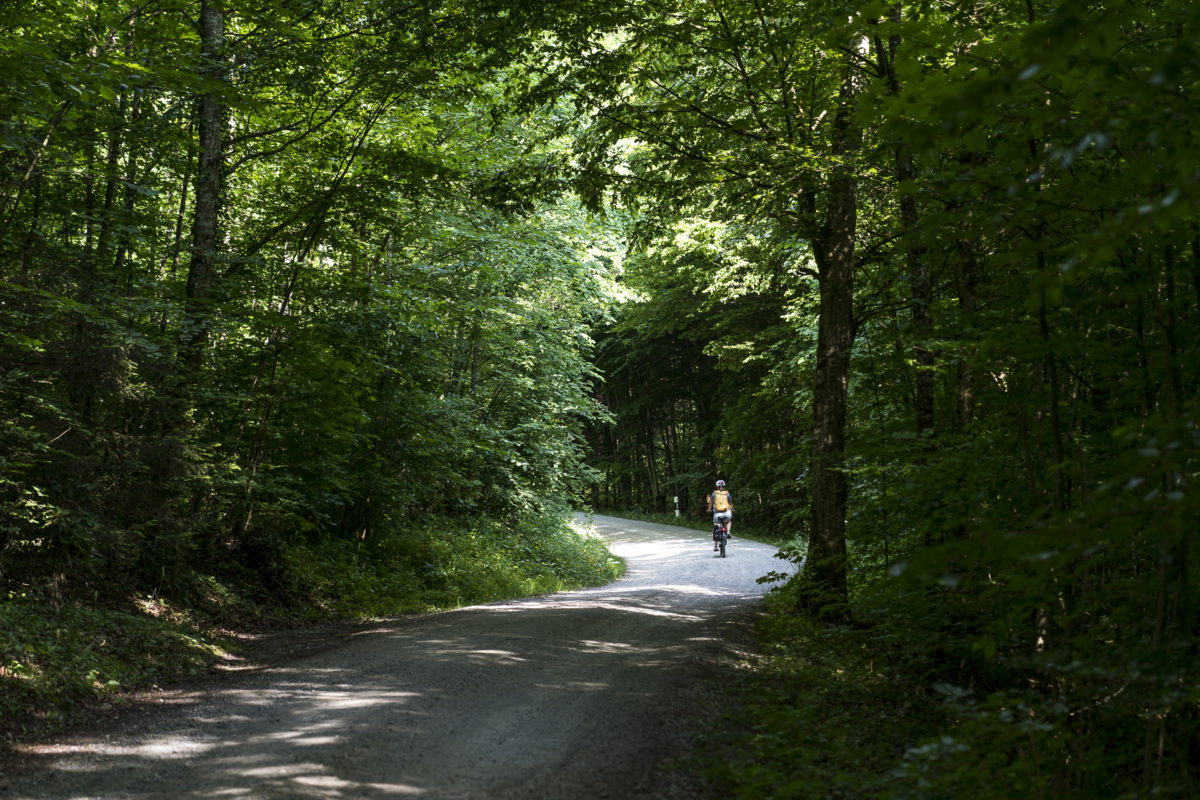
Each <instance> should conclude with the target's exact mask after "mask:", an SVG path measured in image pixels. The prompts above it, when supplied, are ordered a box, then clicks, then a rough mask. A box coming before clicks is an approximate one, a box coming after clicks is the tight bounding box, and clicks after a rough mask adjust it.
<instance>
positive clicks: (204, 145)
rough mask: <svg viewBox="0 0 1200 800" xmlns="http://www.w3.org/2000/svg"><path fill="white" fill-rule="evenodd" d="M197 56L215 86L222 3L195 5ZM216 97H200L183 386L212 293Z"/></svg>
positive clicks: (217, 188)
mask: <svg viewBox="0 0 1200 800" xmlns="http://www.w3.org/2000/svg"><path fill="white" fill-rule="evenodd" d="M200 42H201V53H202V54H203V56H204V59H205V61H206V62H207V64H206V66H205V70H206V72H207V73H208V75H209V76H210V77H212V78H214V79H216V80H218V81H220V80H223V79H224V77H225V72H226V60H225V10H224V8H223V6H222V0H203V2H202V3H201V5H200ZM224 118H225V109H224V106H223V103H222V98H221V97H220V95H219V94H218V93H217V92H215V91H209V92H207V93H205V94H204V96H203V97H201V98H200V114H199V126H198V129H199V136H200V160H199V164H198V166H197V169H196V210H195V215H194V217H193V220H192V260H191V264H190V265H189V267H188V280H187V308H188V323H189V326H190V331H189V332H188V339H187V345H186V348H185V353H184V367H185V369H186V372H187V375H188V380H189V382H191V381H194V380H195V379H196V377H197V375H198V374H199V371H200V368H201V366H202V364H203V360H204V348H205V346H206V344H207V342H208V312H207V309H206V308H205V306H206V303H207V300H208V296H209V293H210V291H211V289H212V283H213V276H214V273H215V262H216V251H217V227H218V217H219V212H220V195H221V172H222V166H223V159H224V151H223V147H222V136H221V134H222V126H223V125H224Z"/></svg>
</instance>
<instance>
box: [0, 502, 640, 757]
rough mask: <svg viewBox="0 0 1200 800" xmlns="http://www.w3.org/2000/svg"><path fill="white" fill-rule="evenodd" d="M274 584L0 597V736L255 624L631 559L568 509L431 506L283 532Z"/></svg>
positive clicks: (287, 622) (450, 597) (287, 623)
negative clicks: (378, 524)
mask: <svg viewBox="0 0 1200 800" xmlns="http://www.w3.org/2000/svg"><path fill="white" fill-rule="evenodd" d="M275 555H276V556H277V558H278V561H277V564H278V567H277V569H275V570H274V571H273V572H272V574H271V576H270V580H269V581H268V586H269V590H267V591H264V590H263V588H262V583H255V582H254V578H255V576H253V575H247V574H237V573H234V574H233V575H232V576H228V577H226V578H224V579H219V578H217V577H213V576H211V575H199V574H197V575H193V576H191V583H190V585H188V586H186V587H176V590H175V592H174V594H175V595H176V596H177V597H178V598H179V599H175V600H173V599H170V598H168V597H166V596H165V593H164V595H163V596H157V597H151V596H134V595H121V594H113V595H111V596H110V597H109V598H108V599H107V600H106V601H105V602H104V604H100V603H97V602H96V599H97V596H96V595H94V594H93V595H92V596H84V597H71V596H70V595H69V593H55V594H50V593H46V592H42V593H39V592H35V591H33V590H32V589H26V590H18V591H12V592H10V593H9V594H8V595H7V596H6V597H4V598H3V599H2V600H0V737H3V739H4V740H5V741H6V742H7V743H9V744H11V743H14V742H17V741H22V740H25V739H28V738H32V737H37V736H40V735H45V734H46V733H48V732H52V731H54V730H57V729H60V728H62V727H63V726H65V725H68V724H70V723H71V722H73V721H74V720H76V719H79V718H80V717H81V716H83V715H84V714H86V713H87V712H88V710H89V709H92V708H94V707H96V706H97V705H98V704H101V703H105V702H121V701H122V700H124V699H127V698H128V697H130V696H131V695H133V694H134V693H136V692H139V691H142V690H147V689H154V688H157V687H159V686H166V685H168V684H170V683H172V682H175V681H178V680H180V679H181V678H186V677H188V676H195V675H199V674H201V673H204V672H206V671H207V670H209V669H210V668H212V667H214V666H215V665H218V664H220V663H222V662H230V661H233V660H235V659H236V658H237V657H238V652H239V651H240V650H241V649H242V647H243V645H241V644H239V641H244V637H239V636H238V634H239V633H244V632H246V631H248V630H265V629H271V628H281V627H296V626H302V625H309V624H317V623H322V622H329V621H334V620H354V619H370V618H377V617H386V616H398V615H403V614H411V613H421V612H431V611H440V610H447V609H451V608H456V607H460V606H463V605H470V604H475V603H486V602H492V601H497V600H506V599H511V598H514V597H523V596H529V595H535V594H546V593H549V592H556V591H565V590H569V589H575V588H581V587H584V586H595V585H600V584H604V583H607V582H608V581H611V580H613V579H615V578H617V577H620V575H622V574H623V573H624V564H623V563H622V562H621V561H620V560H619V559H617V558H615V557H614V556H612V554H611V553H609V552H608V550H607V548H606V547H605V546H604V543H603V542H602V541H601V540H600V539H598V538H595V537H593V536H589V535H587V534H586V532H581V531H578V530H575V529H574V528H573V527H572V526H571V525H570V524H569V523H568V522H566V521H565V520H560V519H535V520H524V521H522V522H521V523H520V524H517V525H512V526H511V527H510V526H509V525H506V524H504V523H502V522H498V521H492V520H476V521H473V522H464V521H455V520H427V521H425V522H424V523H423V524H421V525H419V526H415V527H410V528H409V529H408V530H406V531H405V533H404V535H403V536H398V535H392V536H381V537H379V538H377V539H375V540H373V541H370V542H367V543H355V542H325V543H322V544H312V543H306V542H302V541H300V542H294V543H291V544H283V545H281V546H280V547H279V548H278V552H277V553H275Z"/></svg>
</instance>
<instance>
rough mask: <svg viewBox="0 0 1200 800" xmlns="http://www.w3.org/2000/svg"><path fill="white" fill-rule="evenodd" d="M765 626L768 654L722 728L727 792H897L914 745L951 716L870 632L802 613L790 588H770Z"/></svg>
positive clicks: (749, 798)
mask: <svg viewBox="0 0 1200 800" xmlns="http://www.w3.org/2000/svg"><path fill="white" fill-rule="evenodd" d="M756 633H757V638H758V650H759V654H758V656H757V657H756V660H755V661H754V662H753V663H752V664H751V669H750V670H748V671H745V673H744V676H743V677H742V679H741V680H740V687H739V691H738V692H737V694H738V696H739V698H740V699H739V704H738V707H737V708H735V709H734V710H732V711H731V713H730V714H729V716H728V718H727V719H726V720H725V721H724V726H725V727H724V730H723V731H722V732H721V733H720V734H719V736H720V737H722V738H723V739H725V740H726V741H728V742H729V743H730V746H728V747H727V748H726V750H725V752H727V753H728V754H729V756H730V757H729V758H728V759H725V760H723V761H719V762H717V763H716V764H715V765H713V766H711V768H710V775H709V780H710V781H711V783H712V784H713V785H714V786H716V787H718V792H719V794H720V795H721V796H723V797H734V798H741V799H743V800H760V799H765V798H772V800H785V799H794V798H875V797H886V796H888V795H889V792H890V790H891V788H892V787H893V786H894V784H895V780H896V779H895V775H894V770H895V769H896V767H897V765H899V764H900V763H901V761H902V759H903V757H904V754H905V752H906V751H907V750H908V749H909V748H910V747H911V746H912V744H913V743H914V742H917V741H920V740H921V739H923V738H924V737H927V736H931V735H933V733H935V732H936V731H937V729H938V726H939V725H940V724H941V723H942V722H943V719H944V718H943V715H942V713H941V711H940V709H939V707H938V705H937V704H936V703H934V702H931V701H930V700H929V696H928V694H927V692H926V691H925V690H924V689H923V688H922V687H921V686H919V685H917V684H914V683H913V682H911V681H909V680H908V679H907V676H906V675H905V674H904V673H903V672H901V671H897V670H893V669H891V668H890V667H889V665H888V664H887V663H886V662H885V660H884V659H883V658H882V657H881V656H882V654H881V653H880V652H878V650H877V649H876V648H875V647H874V646H873V643H872V640H871V637H870V636H869V635H864V631H862V630H859V629H855V628H853V627H842V626H830V625H828V624H826V623H822V622H819V621H816V620H813V619H810V618H807V617H804V616H797V615H796V614H795V613H794V612H793V611H792V600H791V598H790V596H789V594H788V590H787V588H786V587H784V588H781V589H778V590H775V591H773V592H772V593H771V594H770V595H768V598H767V601H766V604H765V608H764V613H763V614H762V615H761V617H760V618H759V620H758V623H757V630H756Z"/></svg>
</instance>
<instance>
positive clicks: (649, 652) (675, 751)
mask: <svg viewBox="0 0 1200 800" xmlns="http://www.w3.org/2000/svg"><path fill="white" fill-rule="evenodd" d="M594 525H595V528H596V530H597V532H598V533H600V534H601V535H602V536H604V537H605V538H606V539H607V540H608V542H609V543H610V547H611V549H612V551H613V552H614V553H616V554H617V555H619V556H621V557H622V558H624V559H625V560H626V561H627V563H628V566H629V571H628V574H627V576H626V577H625V578H623V579H622V580H620V581H617V582H615V583H612V584H610V585H608V586H605V587H601V588H597V589H589V590H585V591H579V592H570V593H565V594H558V595H550V596H544V597H536V598H528V599H525V600H520V601H515V602H506V603H497V604H493V605H487V606H476V607H472V608H464V609H460V610H457V611H453V612H448V613H443V614H434V615H430V616H423V617H413V618H406V619H402V620H388V621H383V622H377V623H373V624H371V625H364V626H359V627H356V628H353V629H350V630H348V631H345V632H343V633H341V634H340V635H338V636H336V637H334V641H332V642H329V643H327V644H326V645H325V646H323V647H320V648H309V650H308V652H307V653H301V654H297V655H295V656H293V657H291V658H287V659H281V660H279V661H278V663H274V664H270V665H268V666H264V667H260V668H257V669H251V670H246V671H243V672H240V673H235V674H230V675H228V676H224V677H222V678H221V679H219V680H216V681H213V682H210V683H209V684H208V685H206V686H205V687H204V689H203V691H192V692H187V691H184V692H178V693H175V694H171V693H166V694H164V695H161V696H160V697H159V700H160V701H162V702H160V703H159V704H158V705H157V707H155V708H154V709H153V710H151V711H142V712H136V713H130V714H127V715H125V716H124V717H122V718H121V719H120V720H119V721H117V722H114V723H113V724H112V725H111V726H109V727H108V729H106V730H91V731H81V732H77V733H74V734H72V735H71V736H68V737H65V738H63V739H61V740H59V741H57V742H53V743H43V744H39V745H36V746H27V747H25V748H24V751H23V752H22V754H21V756H20V762H19V763H18V765H17V767H16V769H15V772H14V773H13V774H10V775H9V776H8V779H7V780H8V786H7V787H5V788H6V789H7V791H0V795H4V796H7V797H12V798H131V799H132V798H137V799H138V800H142V799H143V798H201V797H202V798H409V797H411V798H421V799H422V800H424V799H425V798H430V799H432V798H438V799H439V800H440V799H441V798H447V799H450V798H537V799H538V800H547V799H548V800H553V799H555V798H572V800H587V799H588V798H661V797H681V796H687V794H688V793H689V792H690V791H692V790H691V789H689V788H688V787H686V786H682V785H681V783H680V781H684V782H686V780H687V778H686V776H685V775H683V774H682V773H681V771H679V770H677V769H672V766H671V765H672V764H675V763H678V761H679V759H681V758H683V757H685V756H686V755H687V753H688V751H689V748H690V747H691V745H692V744H693V743H694V741H695V736H696V734H697V732H698V730H699V729H702V728H703V727H704V723H705V720H706V715H712V714H715V713H717V710H718V708H719V698H720V681H719V680H716V679H715V678H716V676H715V672H716V671H717V670H718V669H729V668H730V666H729V663H730V659H729V658H728V655H727V652H726V648H727V647H728V646H729V645H728V642H727V635H726V634H727V631H728V630H729V629H730V626H731V625H733V624H735V623H736V622H738V621H739V620H742V619H744V618H745V616H746V614H747V613H748V612H749V611H750V610H751V609H752V608H753V605H754V602H755V601H756V600H757V599H759V598H760V597H761V595H762V593H763V592H764V591H765V588H764V587H763V586H762V585H759V584H758V583H756V579H757V578H758V577H759V576H761V575H764V574H766V573H767V572H770V571H772V570H783V569H785V568H786V567H787V566H788V565H787V564H786V562H783V561H781V560H779V559H775V558H773V557H772V556H773V554H774V549H773V548H770V547H767V546H766V545H760V544H756V543H753V542H748V541H744V540H742V539H739V538H735V539H733V540H732V541H731V542H730V546H729V556H728V558H724V559H722V558H718V557H716V553H714V552H713V551H712V547H711V542H710V541H708V540H707V538H706V535H705V534H704V533H700V532H696V531H691V530H687V529H683V528H675V527H670V526H664V525H653V524H649V523H641V522H629V521H626V520H620V519H614V518H611V517H596V518H595V519H594ZM714 699H716V700H717V701H718V702H716V703H714Z"/></svg>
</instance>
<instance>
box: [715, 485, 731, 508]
mask: <svg viewBox="0 0 1200 800" xmlns="http://www.w3.org/2000/svg"><path fill="white" fill-rule="evenodd" d="M729 508H730V506H729V492H727V491H725V490H724V489H718V490H717V491H715V492H713V511H728V510H729Z"/></svg>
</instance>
